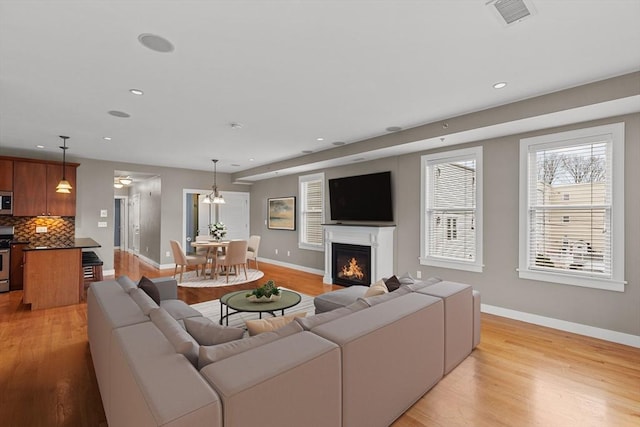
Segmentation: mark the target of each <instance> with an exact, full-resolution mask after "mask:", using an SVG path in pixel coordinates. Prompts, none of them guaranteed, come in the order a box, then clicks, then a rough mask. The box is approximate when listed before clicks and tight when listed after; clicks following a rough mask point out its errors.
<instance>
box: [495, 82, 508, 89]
mask: <svg viewBox="0 0 640 427" xmlns="http://www.w3.org/2000/svg"><path fill="white" fill-rule="evenodd" d="M506 85H507V82H498V83H496V84H494V85H493V88H494V89H502V88H503V87H505V86H506Z"/></svg>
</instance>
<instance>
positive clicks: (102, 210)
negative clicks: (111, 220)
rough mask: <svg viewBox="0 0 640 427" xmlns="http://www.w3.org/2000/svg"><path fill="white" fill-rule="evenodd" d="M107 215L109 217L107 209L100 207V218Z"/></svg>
mask: <svg viewBox="0 0 640 427" xmlns="http://www.w3.org/2000/svg"><path fill="white" fill-rule="evenodd" d="M106 217H107V210H106V209H100V218H106Z"/></svg>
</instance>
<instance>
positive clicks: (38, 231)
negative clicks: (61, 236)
mask: <svg viewBox="0 0 640 427" xmlns="http://www.w3.org/2000/svg"><path fill="white" fill-rule="evenodd" d="M46 232H47V227H36V233H46Z"/></svg>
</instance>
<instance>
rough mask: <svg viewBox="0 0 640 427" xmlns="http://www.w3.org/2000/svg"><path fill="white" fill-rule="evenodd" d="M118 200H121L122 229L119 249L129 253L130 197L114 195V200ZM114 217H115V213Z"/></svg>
mask: <svg viewBox="0 0 640 427" xmlns="http://www.w3.org/2000/svg"><path fill="white" fill-rule="evenodd" d="M116 199H119V200H120V211H121V212H120V213H121V215H120V228H121V229H122V231H121V232H120V246H119V247H118V248H117V249H120V250H122V251H127V250H128V249H129V196H120V195H114V196H113V200H116ZM123 201H124V202H123ZM123 203H124V204H123ZM114 210H115V206H114ZM113 216H114V217H115V212H114V215H113ZM114 226H115V224H114ZM114 249H116V247H114Z"/></svg>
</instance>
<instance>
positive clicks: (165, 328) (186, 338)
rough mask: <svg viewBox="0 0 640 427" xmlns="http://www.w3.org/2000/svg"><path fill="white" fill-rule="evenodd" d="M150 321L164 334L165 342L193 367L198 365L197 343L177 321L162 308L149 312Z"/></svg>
mask: <svg viewBox="0 0 640 427" xmlns="http://www.w3.org/2000/svg"><path fill="white" fill-rule="evenodd" d="M149 316H150V317H151V321H152V322H153V324H154V325H156V326H157V328H158V329H160V331H162V333H163V334H164V336H165V337H166V338H167V340H168V341H169V342H170V343H171V344H172V345H173V348H175V349H176V352H178V353H180V354H182V355H184V356H185V357H186V358H187V359H188V360H189V361H190V362H191V363H192V364H193V366H197V365H198V343H197V342H196V341H195V340H194V339H193V338H192V337H191V335H189V334H188V333H187V331H185V330H184V329H182V327H181V326H180V325H179V324H178V321H177V320H176V319H174V318H173V317H171V315H170V314H169V313H168V312H167V311H166V310H165V309H163V308H162V307H160V308H156V309H153V310H151V313H149Z"/></svg>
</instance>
